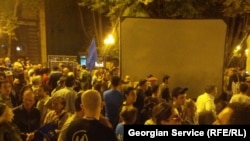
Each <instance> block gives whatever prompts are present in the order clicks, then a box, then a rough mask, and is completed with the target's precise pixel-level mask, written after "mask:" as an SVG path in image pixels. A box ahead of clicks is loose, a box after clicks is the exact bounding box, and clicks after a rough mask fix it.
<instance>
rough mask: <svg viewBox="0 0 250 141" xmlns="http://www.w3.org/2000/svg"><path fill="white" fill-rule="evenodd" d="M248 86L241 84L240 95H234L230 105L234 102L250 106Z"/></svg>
mask: <svg viewBox="0 0 250 141" xmlns="http://www.w3.org/2000/svg"><path fill="white" fill-rule="evenodd" d="M248 89H249V88H248V84H247V83H241V84H240V93H239V94H234V95H233V96H232V97H231V99H230V101H229V103H233V102H241V103H248V104H250V97H249V96H248V95H247V90H248Z"/></svg>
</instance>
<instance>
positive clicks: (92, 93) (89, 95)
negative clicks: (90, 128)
mask: <svg viewBox="0 0 250 141" xmlns="http://www.w3.org/2000/svg"><path fill="white" fill-rule="evenodd" d="M81 101H82V104H83V105H84V107H85V108H86V109H88V110H92V111H97V110H98V109H99V108H100V104H101V101H102V99H101V94H100V93H99V92H98V91H97V90H92V89H89V90H86V91H84V92H83V94H82V97H81Z"/></svg>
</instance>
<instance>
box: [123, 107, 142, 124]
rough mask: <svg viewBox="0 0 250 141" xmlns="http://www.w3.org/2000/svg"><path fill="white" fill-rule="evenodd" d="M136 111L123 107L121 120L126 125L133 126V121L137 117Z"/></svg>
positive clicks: (135, 109)
mask: <svg viewBox="0 0 250 141" xmlns="http://www.w3.org/2000/svg"><path fill="white" fill-rule="evenodd" d="M137 113H138V110H137V108H135V107H125V108H124V109H122V111H121V113H120V117H121V119H122V120H123V121H124V122H125V123H126V124H133V123H132V122H133V119H134V118H135V117H136V116H137Z"/></svg>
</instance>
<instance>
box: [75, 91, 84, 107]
mask: <svg viewBox="0 0 250 141" xmlns="http://www.w3.org/2000/svg"><path fill="white" fill-rule="evenodd" d="M81 96H82V92H79V93H78V94H77V95H76V98H75V109H76V111H77V112H79V111H81V110H82V109H81Z"/></svg>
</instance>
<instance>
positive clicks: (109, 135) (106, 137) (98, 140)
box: [66, 90, 117, 141]
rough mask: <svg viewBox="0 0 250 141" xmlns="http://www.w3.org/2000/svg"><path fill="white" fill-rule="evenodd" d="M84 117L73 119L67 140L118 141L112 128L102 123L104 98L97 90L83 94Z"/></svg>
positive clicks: (67, 133)
mask: <svg viewBox="0 0 250 141" xmlns="http://www.w3.org/2000/svg"><path fill="white" fill-rule="evenodd" d="M81 102H82V106H81V108H82V111H84V117H83V119H78V120H75V121H72V122H71V123H70V125H69V127H68V130H67V132H66V140H67V141H76V140H88V141H116V140H117V139H116V136H115V133H114V131H113V129H112V128H109V127H107V126H106V125H104V124H102V123H100V122H99V121H98V120H99V119H100V117H101V110H102V99H101V95H100V94H99V92H98V91H96V90H87V91H85V92H84V93H83V94H82V96H81Z"/></svg>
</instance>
